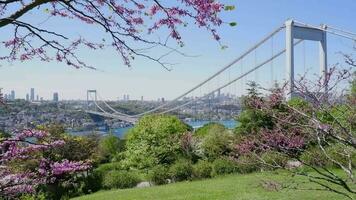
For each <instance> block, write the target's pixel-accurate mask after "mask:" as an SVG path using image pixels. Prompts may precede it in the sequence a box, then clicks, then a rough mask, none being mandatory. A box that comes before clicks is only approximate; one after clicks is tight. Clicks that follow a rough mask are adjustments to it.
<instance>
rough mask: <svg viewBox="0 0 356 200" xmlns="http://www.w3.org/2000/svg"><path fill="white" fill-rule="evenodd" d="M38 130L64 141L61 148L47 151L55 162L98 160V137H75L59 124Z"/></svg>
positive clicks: (47, 155)
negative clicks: (64, 160)
mask: <svg viewBox="0 0 356 200" xmlns="http://www.w3.org/2000/svg"><path fill="white" fill-rule="evenodd" d="M38 128H39V129H40V130H44V131H46V132H48V133H49V134H50V136H51V137H53V138H55V139H57V140H62V141H64V144H63V145H62V147H61V148H55V149H50V150H47V151H46V152H45V156H46V157H48V158H51V159H53V160H61V159H66V160H70V161H80V160H91V161H93V162H95V161H96V160H97V159H98V158H97V157H98V155H97V149H98V141H99V136H98V135H89V136H74V135H71V134H67V133H65V129H64V127H63V126H62V125H59V124H51V125H48V126H44V127H38Z"/></svg>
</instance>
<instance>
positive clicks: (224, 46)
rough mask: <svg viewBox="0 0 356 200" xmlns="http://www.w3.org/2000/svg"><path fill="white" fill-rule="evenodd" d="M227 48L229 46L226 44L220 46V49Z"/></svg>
mask: <svg viewBox="0 0 356 200" xmlns="http://www.w3.org/2000/svg"><path fill="white" fill-rule="evenodd" d="M227 48H229V47H228V46H226V45H222V46H221V50H225V49H227Z"/></svg>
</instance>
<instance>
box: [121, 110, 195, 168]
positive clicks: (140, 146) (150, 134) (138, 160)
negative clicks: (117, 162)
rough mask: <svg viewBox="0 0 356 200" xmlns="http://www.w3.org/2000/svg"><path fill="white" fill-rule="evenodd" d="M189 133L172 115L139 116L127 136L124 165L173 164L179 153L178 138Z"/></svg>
mask: <svg viewBox="0 0 356 200" xmlns="http://www.w3.org/2000/svg"><path fill="white" fill-rule="evenodd" d="M189 130H190V127H189V126H188V125H186V124H184V123H183V122H181V121H180V120H179V119H178V118H177V117H174V116H168V115H151V116H145V117H143V118H142V119H140V121H139V122H138V124H136V125H135V127H134V128H132V129H131V130H130V132H129V133H128V134H127V142H126V151H125V161H124V162H125V164H126V165H128V166H131V167H136V168H139V169H143V168H150V167H153V166H155V165H158V164H163V165H164V164H170V163H173V162H174V161H175V160H176V159H177V158H178V157H179V155H180V154H181V146H180V139H181V137H182V136H183V135H184V133H185V132H187V131H189Z"/></svg>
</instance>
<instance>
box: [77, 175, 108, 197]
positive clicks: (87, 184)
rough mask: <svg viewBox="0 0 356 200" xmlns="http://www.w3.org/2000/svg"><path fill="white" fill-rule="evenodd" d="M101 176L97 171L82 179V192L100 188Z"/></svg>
mask: <svg viewBox="0 0 356 200" xmlns="http://www.w3.org/2000/svg"><path fill="white" fill-rule="evenodd" d="M102 181H103V177H102V176H101V175H100V174H99V173H95V172H92V173H90V174H89V175H88V176H87V177H85V178H84V180H83V186H82V192H83V193H84V194H90V193H93V192H96V191H99V190H100V189H102V187H103V185H102Z"/></svg>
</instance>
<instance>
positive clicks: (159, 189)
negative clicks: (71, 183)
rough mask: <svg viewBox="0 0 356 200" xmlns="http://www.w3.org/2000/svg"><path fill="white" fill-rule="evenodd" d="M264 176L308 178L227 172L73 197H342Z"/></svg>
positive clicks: (84, 199)
mask: <svg viewBox="0 0 356 200" xmlns="http://www.w3.org/2000/svg"><path fill="white" fill-rule="evenodd" d="M263 180H268V181H271V180H273V182H274V183H279V184H281V185H284V186H289V187H290V184H292V183H293V185H295V183H302V182H304V181H307V180H306V179H305V178H304V177H291V176H290V175H288V174H287V173H285V172H279V173H277V172H268V173H254V174H247V175H229V176H225V177H218V178H214V179H207V180H201V181H192V182H180V183H174V184H168V185H163V186H154V187H149V188H134V189H125V190H110V191H101V192H97V193H94V194H91V195H87V196H82V197H78V198H75V199H76V200H94V199H95V200H100V199H103V200H133V199H135V200H170V199H177V200H179V199H182V200H183V199H184V200H185V199H186V200H207V199H222V200H262V199H273V200H275V199H281V200H282V199H283V200H285V199H288V200H289V199H291V200H293V199H295V200H304V199H308V200H313V199H315V200H339V199H345V197H343V196H340V195H337V194H334V193H331V192H326V191H314V190H310V189H311V188H315V185H311V184H310V183H306V184H303V186H299V188H301V187H303V188H304V189H298V190H297V189H287V188H288V187H287V188H284V189H281V190H279V191H271V190H268V189H265V187H263V186H262V182H263Z"/></svg>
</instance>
